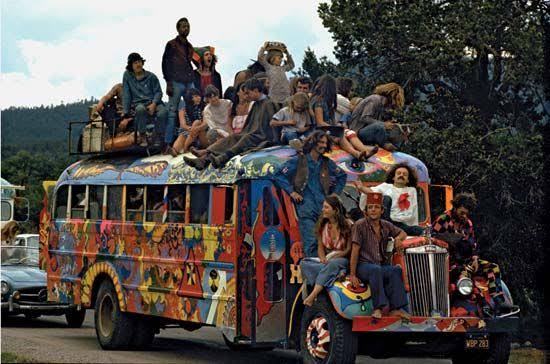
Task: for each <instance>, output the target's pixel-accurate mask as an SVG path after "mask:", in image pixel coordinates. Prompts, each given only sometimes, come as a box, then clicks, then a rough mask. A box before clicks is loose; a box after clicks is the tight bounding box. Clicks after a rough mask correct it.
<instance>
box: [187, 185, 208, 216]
mask: <svg viewBox="0 0 550 364" xmlns="http://www.w3.org/2000/svg"><path fill="white" fill-rule="evenodd" d="M190 194H191V196H190V197H191V216H190V219H189V222H190V223H192V224H208V207H209V205H210V186H209V185H193V186H191V188H190Z"/></svg>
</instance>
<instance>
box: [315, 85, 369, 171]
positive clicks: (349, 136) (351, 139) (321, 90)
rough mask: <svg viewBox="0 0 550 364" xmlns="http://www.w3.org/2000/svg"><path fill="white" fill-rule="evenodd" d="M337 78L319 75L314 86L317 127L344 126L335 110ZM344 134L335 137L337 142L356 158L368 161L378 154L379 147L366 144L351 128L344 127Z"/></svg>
mask: <svg viewBox="0 0 550 364" xmlns="http://www.w3.org/2000/svg"><path fill="white" fill-rule="evenodd" d="M336 95H337V94H336V80H335V79H334V77H332V76H331V75H323V76H321V77H319V79H318V80H317V82H316V84H315V86H314V87H313V95H312V96H311V108H312V109H313V115H314V118H315V123H316V125H317V127H321V128H323V127H327V126H342V127H344V125H342V124H340V123H339V122H337V120H336V117H335V111H336V108H337V101H336V100H337V97H336ZM343 131H344V135H343V136H341V137H338V138H334V139H335V142H336V143H337V144H338V145H339V146H340V148H342V149H343V150H344V151H346V152H348V153H349V154H351V155H352V156H353V157H354V158H356V159H358V160H360V161H362V162H366V161H367V160H368V159H369V158H370V157H371V156H372V155H374V154H376V152H377V151H378V148H376V147H374V148H373V147H368V146H366V145H364V144H363V143H362V142H361V141H360V140H359V139H358V138H357V134H356V133H355V132H354V131H353V130H350V129H347V128H344V130H343Z"/></svg>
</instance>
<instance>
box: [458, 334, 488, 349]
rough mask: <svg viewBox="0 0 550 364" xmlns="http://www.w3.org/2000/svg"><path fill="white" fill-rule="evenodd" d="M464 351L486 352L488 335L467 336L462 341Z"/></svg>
mask: <svg viewBox="0 0 550 364" xmlns="http://www.w3.org/2000/svg"><path fill="white" fill-rule="evenodd" d="M464 349H466V350H488V349H489V335H486V334H478V335H476V334H467V335H466V339H465V340H464Z"/></svg>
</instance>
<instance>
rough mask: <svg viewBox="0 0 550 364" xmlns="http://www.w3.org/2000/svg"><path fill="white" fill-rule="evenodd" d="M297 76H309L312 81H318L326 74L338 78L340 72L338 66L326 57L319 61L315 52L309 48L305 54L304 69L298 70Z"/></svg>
mask: <svg viewBox="0 0 550 364" xmlns="http://www.w3.org/2000/svg"><path fill="white" fill-rule="evenodd" d="M296 74H297V75H299V76H309V77H310V78H311V79H312V80H316V79H317V78H319V76H322V75H324V74H329V75H332V76H338V70H337V67H336V65H335V64H334V63H332V62H331V61H329V60H328V58H327V57H326V56H323V57H321V58H320V59H317V56H316V55H315V52H314V51H313V50H312V49H311V48H309V47H308V48H307V49H306V50H305V53H304V59H303V61H302V67H301V68H300V69H298V71H297V72H296Z"/></svg>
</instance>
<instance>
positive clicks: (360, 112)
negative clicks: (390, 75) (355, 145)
mask: <svg viewBox="0 0 550 364" xmlns="http://www.w3.org/2000/svg"><path fill="white" fill-rule="evenodd" d="M404 105H405V91H404V90H403V88H402V87H401V86H399V85H398V84H397V83H395V82H390V83H386V84H383V85H378V86H377V87H376V88H375V89H374V93H373V94H372V95H370V96H369V97H366V98H365V99H363V101H361V102H360V103H359V105H357V107H356V108H355V110H354V111H353V113H352V115H351V122H350V125H349V127H350V129H352V130H354V131H355V132H356V133H357V135H358V136H359V139H361V141H362V142H363V143H364V144H367V145H378V146H380V147H382V148H384V149H386V150H389V151H393V150H396V149H397V148H399V147H400V145H395V144H399V143H398V142H397V141H393V142H392V140H391V138H390V132H391V130H392V129H394V128H396V127H398V126H397V125H395V122H394V121H393V120H391V117H390V116H389V115H388V114H389V112H390V111H391V110H397V109H401V108H403V106H404Z"/></svg>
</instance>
